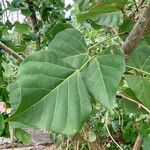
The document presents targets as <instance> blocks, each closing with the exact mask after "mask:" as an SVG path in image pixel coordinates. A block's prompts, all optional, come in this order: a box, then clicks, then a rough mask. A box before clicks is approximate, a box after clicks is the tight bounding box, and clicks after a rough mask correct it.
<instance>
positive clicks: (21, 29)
mask: <svg viewBox="0 0 150 150" xmlns="http://www.w3.org/2000/svg"><path fill="white" fill-rule="evenodd" d="M15 30H16V32H18V33H20V34H28V33H29V32H30V27H29V25H28V24H25V23H19V22H16V24H15Z"/></svg>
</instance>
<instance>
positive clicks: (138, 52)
mask: <svg viewBox="0 0 150 150" xmlns="http://www.w3.org/2000/svg"><path fill="white" fill-rule="evenodd" d="M128 65H129V66H132V67H134V68H137V69H140V70H142V71H146V72H148V73H150V46H149V45H145V46H140V47H138V48H136V49H135V50H134V52H133V54H132V55H131V58H130V59H129V61H128Z"/></svg>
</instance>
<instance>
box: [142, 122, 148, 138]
mask: <svg viewBox="0 0 150 150" xmlns="http://www.w3.org/2000/svg"><path fill="white" fill-rule="evenodd" d="M149 133H150V126H149V124H148V123H147V122H144V123H142V125H141V126H140V135H141V136H142V137H147V136H148V134H149Z"/></svg>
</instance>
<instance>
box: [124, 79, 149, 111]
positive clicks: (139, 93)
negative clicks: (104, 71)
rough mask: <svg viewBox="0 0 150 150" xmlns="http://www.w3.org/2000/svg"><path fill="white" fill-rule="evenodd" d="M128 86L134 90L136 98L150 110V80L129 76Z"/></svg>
mask: <svg viewBox="0 0 150 150" xmlns="http://www.w3.org/2000/svg"><path fill="white" fill-rule="evenodd" d="M126 81H127V84H128V85H129V87H130V88H131V89H132V90H133V92H134V93H135V95H136V97H137V98H138V99H139V101H140V102H141V103H143V104H144V106H146V107H147V108H148V109H150V101H149V97H150V92H149V89H150V78H146V77H138V76H127V77H126Z"/></svg>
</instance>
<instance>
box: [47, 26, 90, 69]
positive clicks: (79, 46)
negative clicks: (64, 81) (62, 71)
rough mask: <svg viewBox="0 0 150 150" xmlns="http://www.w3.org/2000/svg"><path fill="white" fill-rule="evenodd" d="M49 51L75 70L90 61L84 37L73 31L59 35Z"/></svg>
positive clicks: (66, 31)
mask: <svg viewBox="0 0 150 150" xmlns="http://www.w3.org/2000/svg"><path fill="white" fill-rule="evenodd" d="M49 49H50V50H51V51H52V52H53V53H54V54H56V55H57V56H58V57H59V58H62V59H63V60H64V61H65V62H66V63H68V64H69V65H71V66H72V67H73V68H80V67H81V66H82V65H83V64H84V63H85V62H87V61H88V59H89V55H88V51H87V46H86V43H85V40H84V37H83V36H82V35H81V34H80V32H77V31H76V30H73V29H68V30H65V31H63V32H60V33H59V34H57V35H56V36H55V38H54V40H53V41H52V42H51V43H50V44H49Z"/></svg>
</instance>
